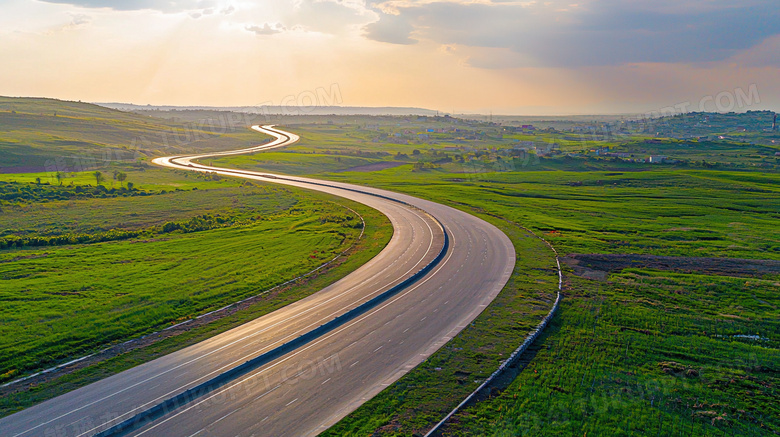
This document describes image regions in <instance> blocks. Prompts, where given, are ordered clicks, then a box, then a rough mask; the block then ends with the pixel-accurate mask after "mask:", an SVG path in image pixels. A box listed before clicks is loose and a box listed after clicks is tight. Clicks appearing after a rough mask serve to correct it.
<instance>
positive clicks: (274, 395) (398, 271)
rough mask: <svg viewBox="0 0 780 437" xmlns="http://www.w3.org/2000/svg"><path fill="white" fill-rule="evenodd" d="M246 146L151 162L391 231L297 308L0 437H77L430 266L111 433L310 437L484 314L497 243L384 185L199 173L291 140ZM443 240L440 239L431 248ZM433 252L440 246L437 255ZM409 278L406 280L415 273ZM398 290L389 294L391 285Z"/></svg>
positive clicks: (487, 230) (498, 265)
mask: <svg viewBox="0 0 780 437" xmlns="http://www.w3.org/2000/svg"><path fill="white" fill-rule="evenodd" d="M252 128H253V129H255V130H257V131H258V132H262V133H266V134H268V135H271V136H272V137H274V140H273V141H271V142H270V143H267V144H263V145H260V146H257V147H253V148H249V149H244V150H238V151H231V152H221V153H212V154H207V155H197V156H187V157H167V158H158V159H155V160H154V162H155V163H156V164H158V165H162V166H166V167H172V168H178V169H186V170H193V171H202V172H203V171H209V172H216V173H219V174H222V175H226V176H237V177H243V178H247V179H254V180H261V181H265V182H274V183H279V184H284V185H292V186H297V187H303V188H308V189H313V190H317V191H322V192H326V193H330V194H334V195H337V196H341V197H344V198H348V199H352V200H355V201H358V202H360V203H363V204H365V205H368V206H370V207H373V208H375V209H377V210H379V211H381V212H382V213H384V214H385V215H386V216H387V217H388V218H389V219H390V221H391V223H392V225H393V228H394V233H393V237H392V239H391V241H390V242H389V243H388V245H387V247H385V249H384V250H382V252H381V253H380V254H379V255H377V256H376V257H374V258H373V259H372V260H371V261H369V262H368V263H366V264H365V265H363V266H362V267H361V268H359V269H358V270H356V271H355V272H353V273H352V274H350V275H348V276H347V277H345V278H343V279H341V280H340V281H338V282H336V283H334V284H333V285H331V286H329V287H326V288H325V289H323V290H321V291H319V292H317V293H315V294H314V295H312V296H309V297H307V298H305V299H303V300H301V301H299V302H296V303H294V304H291V305H288V306H286V307H284V308H281V309H279V310H278V311H275V312H273V313H271V314H268V315H266V316H264V317H261V318H259V319H256V320H254V321H252V322H249V323H247V324H244V325H242V326H240V327H237V328H235V329H232V330H230V331H228V332H225V333H223V334H220V335H218V336H215V337H213V338H211V339H209V340H206V341H204V342H201V343H199V344H196V345H193V346H191V347H188V348H186V349H183V350H181V351H178V352H174V353H172V354H170V355H167V356H165V357H162V358H159V359H157V360H154V361H151V362H149V363H146V364H143V365H140V366H137V367H135V368H132V369H130V370H127V371H125V372H122V373H120V374H117V375H114V376H112V377H109V378H106V379H104V380H101V381H99V382H96V383H94V384H91V385H89V386H86V387H83V388H80V389H78V390H75V391H72V392H70V393H67V394H65V395H62V396H60V397H57V398H55V399H52V400H49V401H47V402H44V403H42V404H39V405H37V406H34V407H31V408H29V409H27V410H24V411H21V412H19V413H16V414H14V415H11V416H9V417H6V418H4V419H1V420H0V435H2V436H8V437H22V436H25V437H26V436H49V435H51V436H57V437H66V436H67V437H70V436H91V435H95V434H98V433H101V432H103V433H104V434H105V435H112V434H111V433H109V432H106V430H110V429H111V427H112V426H115V425H117V424H118V423H122V422H124V421H128V420H130V421H132V419H133V418H134V417H139V416H137V414H138V413H140V412H143V411H146V410H148V409H149V408H150V407H152V406H154V405H157V404H159V403H160V402H161V401H163V400H166V399H169V398H171V397H173V396H175V395H177V394H181V393H183V392H185V391H186V390H187V389H190V388H193V387H196V386H198V384H201V383H203V382H205V381H208V380H209V379H211V378H213V377H215V376H216V375H219V374H220V373H222V372H225V371H226V370H229V369H233V368H236V367H237V366H240V365H241V364H242V363H245V362H246V361H247V360H251V359H253V358H256V357H258V356H260V355H262V354H264V353H267V352H269V351H273V350H278V349H277V348H279V347H280V346H282V345H283V344H285V343H288V342H290V341H291V340H293V339H295V338H297V337H300V336H301V335H303V334H305V333H307V332H311V331H312V330H313V329H316V328H318V327H319V326H321V325H323V324H326V323H328V322H329V321H332V320H333V319H334V318H335V317H338V316H340V315H343V314H345V313H347V312H348V311H350V310H351V309H354V308H356V307H358V306H360V305H361V304H362V303H365V302H367V301H369V300H370V299H372V298H374V297H376V296H377V295H379V294H381V293H382V292H384V291H387V290H390V289H391V288H393V287H394V286H398V285H399V284H400V283H402V282H404V280H407V279H408V278H410V277H412V276H414V275H415V273H418V272H420V271H421V270H422V269H423V268H424V267H425V266H427V265H429V264H433V265H432V267H431V268H430V270H429V271H427V272H426V273H425V274H424V275H423V276H421V277H419V278H417V279H416V280H415V281H414V282H413V283H412V284H411V285H407V286H404V287H402V288H401V289H400V290H399V291H397V292H396V293H394V294H392V295H391V296H390V297H389V298H388V299H386V300H384V301H382V302H381V303H379V304H378V305H375V306H373V307H371V308H370V309H368V310H367V311H364V312H362V313H360V314H358V315H357V316H356V317H354V318H351V319H350V320H347V321H345V322H344V323H340V324H339V325H338V326H336V327H335V328H333V329H330V330H329V331H327V332H325V333H324V334H322V335H321V336H318V337H317V338H315V339H313V340H311V341H308V342H306V343H305V344H303V345H300V346H298V347H296V348H295V349H293V350H289V351H285V352H284V353H283V354H282V353H280V354H279V355H278V356H275V357H272V358H273V359H269V360H268V362H265V363H263V364H262V365H260V366H258V367H256V368H253V369H252V370H251V371H248V372H246V373H244V374H242V375H240V377H237V378H235V379H232V380H231V381H230V382H228V383H226V384H224V385H222V386H221V387H220V388H218V389H216V390H214V391H211V392H209V393H207V394H205V395H203V396H199V397H197V398H194V399H193V400H192V401H191V402H188V403H186V404H184V405H182V406H181V407H179V408H177V409H172V410H171V411H168V410H165V411H166V412H167V414H161V415H160V417H156V418H155V419H154V420H149V421H134V422H133V425H134V426H133V427H132V428H131V429H129V430H127V431H125V432H123V433H121V435H133V436H141V435H144V436H196V435H197V436H287V435H289V436H300V435H316V434H318V433H319V432H321V431H322V430H324V429H326V428H327V427H329V426H330V425H332V424H334V423H335V422H337V421H338V420H339V419H341V418H342V417H344V416H345V415H347V414H348V413H349V412H351V411H353V410H354V409H355V408H357V407H358V406H359V405H360V404H362V403H363V402H365V401H366V400H367V399H370V398H371V397H372V396H374V395H376V394H377V393H379V391H381V390H382V389H383V388H384V387H386V386H387V385H389V384H390V383H392V382H393V381H395V380H397V379H398V378H400V377H401V376H402V375H403V374H404V373H406V372H408V371H409V370H410V369H412V368H413V367H414V366H416V365H417V364H419V363H420V362H422V361H423V360H424V359H425V358H426V357H428V356H429V355H430V354H432V353H433V352H435V351H436V350H437V349H438V348H440V347H441V346H442V345H444V343H446V342H447V341H448V340H449V339H450V338H452V336H454V335H455V334H457V333H458V332H459V331H460V330H461V329H463V328H464V327H465V326H466V325H467V324H468V323H469V322H470V321H471V320H473V319H474V318H475V317H476V316H477V315H478V314H479V313H480V312H481V311H482V310H483V309H484V308H485V306H487V305H488V304H489V303H490V302H491V301H492V300H493V299H494V298H495V296H496V295H497V294H498V293H499V292H500V291H501V289H502V288H503V286H504V285H505V284H506V282H507V281H508V279H509V277H510V275H511V273H512V270H513V268H514V265H515V252H514V248H513V246H512V243H511V241H510V240H509V239H508V238H507V237H506V236H505V235H504V234H503V233H502V232H501V231H500V230H498V229H497V228H495V227H494V226H492V225H490V224H488V223H487V222H485V221H483V220H480V219H478V218H476V217H474V216H471V215H469V214H466V213H464V212H461V211H458V210H456V209H453V208H450V207H447V206H444V205H440V204H437V203H434V202H430V201H426V200H422V199H418V198H415V197H412V196H407V195H403V194H397V193H393V192H389V191H385V190H380V189H375V188H370V187H362V186H356V185H350V184H343V183H337V182H328V181H321V180H316V179H308V178H299V177H289V176H283V175H273V174H267V173H257V172H249V171H244V170H234V169H225V168H216V167H210V166H205V165H200V164H198V163H196V162H194V161H196V160H198V159H203V158H209V157H215V156H226V155H235V154H242V153H251V152H255V151H261V150H268V149H272V148H276V147H283V146H286V145H289V144H291V143H294V142H295V141H297V140H298V136H297V135H295V134H292V133H289V132H284V131H282V130H279V129H274V128H273V127H272V126H263V127H260V126H253V127H252ZM444 232H446V233H447V239H446V240H447V241H448V245H447V246H446V247H445V244H444V242H445V235H444ZM445 249H446V250H445ZM418 276H419V275H418ZM396 288H398V287H396Z"/></svg>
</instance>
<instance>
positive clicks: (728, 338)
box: [221, 128, 780, 435]
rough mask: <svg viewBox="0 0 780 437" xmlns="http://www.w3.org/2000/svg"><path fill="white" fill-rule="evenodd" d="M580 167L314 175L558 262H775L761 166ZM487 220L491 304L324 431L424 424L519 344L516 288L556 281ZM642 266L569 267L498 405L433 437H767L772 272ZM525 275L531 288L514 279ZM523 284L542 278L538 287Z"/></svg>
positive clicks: (772, 421)
mask: <svg viewBox="0 0 780 437" xmlns="http://www.w3.org/2000/svg"><path fill="white" fill-rule="evenodd" d="M311 129H315V128H311ZM322 135H324V134H322ZM343 141H345V142H347V141H349V139H348V138H345V139H343ZM315 143H316V141H315V140H311V139H310V142H306V139H304V141H302V143H301V145H300V147H312V148H316V145H315ZM331 147H332V146H331ZM377 148H378V147H377ZM377 148H369V149H368V151H370V152H374V151H376V149H377ZM315 151H316V150H315ZM290 155H292V154H290ZM234 159H235V160H241V165H242V166H243V167H245V168H247V167H249V168H251V167H253V166H254V167H255V168H265V165H266V163H265V162H263V157H262V156H256V157H241V158H230V159H227V160H225V161H221V162H222V163H224V162H232V161H233V160H234ZM253 160H254V161H255V162H254V164H253V163H252V161H253ZM292 161H293V162H295V160H294V159H292ZM298 162H301V163H303V161H298ZM335 162H338V161H335ZM575 164H576V163H575ZM587 164H589V163H587V162H586V163H585V165H581V166H580V168H579V170H580V171H539V168H538V166H536V167H535V166H534V165H533V163H531V165H529V166H528V167H522V168H521V169H522V170H529V171H514V172H490V173H477V174H473V173H471V174H470V173H463V172H462V171H461V172H458V171H457V166H455V165H451V164H448V165H445V166H441V167H439V168H435V169H433V170H428V171H413V170H412V166H411V165H407V166H402V167H397V168H394V169H388V170H383V171H380V172H372V173H329V174H328V173H326V174H319V176H321V177H326V178H330V179H334V180H342V181H350V182H357V183H363V184H368V185H372V186H380V187H383V188H388V189H392V190H396V191H403V192H406V193H409V194H413V195H417V196H420V197H425V198H429V199H432V200H436V201H439V202H444V203H448V204H452V205H454V206H456V207H461V208H463V209H465V210H470V211H473V212H474V213H475V214H478V215H479V214H480V213H482V212H485V213H489V214H493V215H496V216H499V217H502V218H504V219H506V220H509V221H511V222H515V223H519V224H522V225H525V226H528V227H529V228H531V229H533V230H534V231H536V232H538V233H540V234H541V235H543V236H544V237H545V238H547V239H548V240H549V241H551V242H552V243H553V244H554V245H555V246H556V247H557V248H558V250H559V252H560V253H561V254H563V255H567V254H592V253H607V254H626V253H632V254H643V255H666V256H673V257H728V258H748V259H769V260H778V259H780V246H778V241H780V235H779V234H780V231H778V228H777V226H776V221H777V218H778V211H780V201H778V199H780V196H778V191H780V187H778V177H777V175H776V173H759V172H728V171H719V170H712V169H676V170H675V169H669V167H655V168H653V167H650V166H646V167H645V168H644V170H646V171H644V172H620V171H590V169H589V165H587ZM290 165H291V166H292V165H294V164H290ZM541 165H544V161H542V164H541ZM570 166H571V167H572V168H573V169H574V170H577V166H576V165H573V164H572V165H570ZM298 168H299V170H298V171H299V172H301V173H305V172H306V171H305V170H300V167H298ZM461 170H463V167H461ZM310 171H311V172H312V173H316V172H319V171H321V169H320V168H318V167H316V166H315V167H312V168H311V169H310ZM489 219H490V218H489ZM490 220H492V221H494V222H496V223H497V224H499V225H501V223H502V221H501V220H496V219H490ZM503 223H505V224H504V225H502V226H503V228H504V229H506V230H507V231H508V232H507V233H508V235H509V236H510V238H512V240H513V241H514V242H515V244H516V246H517V248H518V253H519V254H521V256H520V257H519V258H518V268H517V272H516V274H515V276H514V277H513V278H512V281H511V282H510V284H509V286H508V287H507V288H506V289H505V290H504V292H503V293H502V294H501V295H500V296H499V298H498V299H497V301H496V302H495V303H494V304H493V305H491V306H490V307H488V309H487V310H486V312H485V313H484V314H482V315H481V316H480V317H479V318H478V319H477V320H476V321H475V323H474V324H473V325H472V326H469V327H468V328H467V329H466V330H464V331H463V333H461V335H459V336H458V337H456V338H455V339H454V340H453V341H452V342H451V343H449V344H448V345H447V346H445V348H443V349H442V350H441V351H439V352H438V353H437V354H435V355H434V356H432V357H431V358H430V359H429V360H427V361H426V362H425V363H423V364H422V365H421V366H419V367H418V368H416V369H415V370H413V371H412V372H410V373H409V374H407V375H406V376H405V377H403V378H402V379H401V380H400V381H399V382H398V383H396V384H394V385H393V386H391V387H389V388H388V389H387V390H385V391H383V392H382V393H380V395H378V396H377V397H376V398H374V399H372V400H371V401H369V402H367V403H366V404H365V405H363V406H362V407H360V408H359V409H358V410H357V411H355V412H354V413H353V414H351V415H350V416H348V417H347V418H345V419H344V420H343V421H341V422H340V423H339V424H337V425H336V426H335V427H334V428H333V429H332V430H331V431H329V432H328V433H327V435H365V434H367V433H373V432H377V433H378V435H412V434H414V433H416V432H417V433H419V432H422V431H424V430H426V429H427V428H429V427H430V426H431V425H432V424H433V423H435V421H436V420H438V419H439V418H440V417H442V416H443V414H444V413H446V412H447V411H448V410H449V409H450V408H452V407H453V406H454V405H455V404H457V403H458V402H459V400H460V399H462V397H463V395H464V393H467V392H469V391H470V390H469V389H472V388H474V387H476V385H477V382H476V381H479V380H480V379H481V378H484V377H485V376H487V374H489V373H490V371H491V370H492V369H494V368H495V367H496V366H497V364H498V362H499V360H501V357H502V356H506V355H507V353H508V352H509V351H511V350H512V349H513V347H514V346H516V345H518V344H519V343H520V342H521V341H522V338H523V336H524V335H525V332H526V331H525V330H524V329H523V328H526V329H527V328H528V327H530V326H532V325H533V323H534V322H535V321H536V320H538V318H539V316H540V313H542V312H543V311H541V309H542V306H538V307H534V306H531V305H529V304H528V303H527V302H525V301H523V299H522V297H521V296H539V295H540V294H542V293H544V292H545V291H546V292H547V293H549V292H550V290H551V289H552V288H551V285H552V283H553V282H554V273H553V270H552V269H550V264H549V257H550V254H549V252H545V251H544V247H541V246H540V245H539V244H538V243H537V244H532V243H530V242H531V241H532V240H529V239H525V238H520V236H521V235H522V232H519V231H517V232H512V227H511V225H509V224H507V223H506V222H503ZM523 253H526V254H527V256H522V254H523ZM545 257H547V259H546V260H545ZM675 259H677V258H675ZM681 260H683V259H681ZM641 267H642V265H641V264H640V265H639V266H637V267H636V268H629V269H619V270H616V271H614V272H606V274H604V275H603V276H602V279H601V280H599V279H586V278H585V277H580V276H577V275H575V274H574V270H572V269H570V268H567V272H566V291H565V295H566V297H565V300H564V301H563V304H562V307H561V312H560V313H559V315H558V316H557V317H556V318H555V321H554V323H553V324H552V325H551V327H550V329H549V331H548V332H547V334H546V335H545V336H544V337H542V338H541V339H540V341H538V342H537V344H536V347H535V348H534V349H533V350H532V351H531V352H530V353H529V354H528V358H529V359H530V362H527V363H523V364H524V365H526V364H527V365H528V367H526V368H525V369H524V370H523V371H522V372H521V373H520V375H519V376H518V378H517V379H516V380H515V381H514V382H513V383H512V384H511V385H510V386H509V388H508V389H507V390H505V391H504V392H503V393H502V394H501V395H500V396H498V397H495V398H492V399H490V400H488V401H485V402H482V403H479V404H477V406H476V407H473V408H470V409H468V410H467V411H466V412H465V413H464V414H462V415H459V416H458V417H457V418H456V422H457V425H456V426H453V427H450V428H448V429H447V433H448V434H457V435H517V434H523V435H524V434H529V435H549V434H566V435H570V434H583V433H586V432H587V433H588V434H589V435H631V434H638V435H639V434H645V433H646V432H648V431H647V430H652V432H653V433H658V434H659V435H670V434H674V433H679V432H683V433H686V434H694V435H729V434H740V435H771V434H772V433H774V432H777V431H778V429H780V423H778V421H777V417H780V414H778V413H779V412H778V409H777V405H779V404H780V402H778V400H780V396H778V393H777V392H776V389H777V383H778V371H779V370H780V369H778V363H780V344H778V338H779V337H778V334H780V332H779V331H780V322H778V320H780V317H778V316H780V313H778V306H779V305H780V302H778V296H777V287H778V282H780V276H778V275H777V274H776V273H772V272H766V273H765V274H758V275H755V274H751V273H749V272H748V273H746V272H740V271H723V272H716V273H709V274H708V273H703V272H701V271H699V267H698V266H697V262H696V260H695V259H694V260H692V261H691V260H684V261H681V262H680V269H681V270H680V271H678V272H673V271H664V270H657V269H655V270H647V269H642V268H641ZM544 268H547V271H544V270H539V269H544ZM529 272H530V275H529V274H528V273H529ZM526 279H527V280H529V281H530V283H526V285H525V286H520V287H518V286H517V284H518V283H522V282H523V281H525V280H526ZM537 279H538V280H539V281H544V282H546V283H545V284H536V283H535V282H536V280H537ZM521 290H522V291H521ZM509 326H516V327H519V329H515V330H512V329H506V327H509ZM752 336H758V339H757V340H756V339H755V337H752ZM461 348H462V349H461ZM437 369H440V370H437Z"/></svg>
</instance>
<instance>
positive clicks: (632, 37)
mask: <svg viewBox="0 0 780 437" xmlns="http://www.w3.org/2000/svg"><path fill="white" fill-rule="evenodd" d="M658 4H660V3H656V4H655V5H653V3H645V2H632V1H618V0H595V1H589V2H584V3H582V4H581V5H580V6H578V7H577V6H569V5H567V4H566V3H563V2H559V3H555V4H543V5H540V4H533V5H530V6H521V5H517V4H502V3H492V4H484V3H480V4H475V3H471V4H461V3H450V2H438V3H428V4H418V5H414V4H412V5H411V6H403V7H398V8H397V11H398V15H391V14H381V15H380V19H379V21H377V22H376V23H372V24H370V25H368V26H367V27H366V33H365V34H366V36H367V37H368V38H371V39H374V40H377V41H384V42H391V43H404V44H408V43H410V42H413V41H414V40H421V39H425V40H431V41H434V42H437V43H440V44H460V45H464V46H469V47H486V48H503V49H508V50H509V51H510V54H512V55H514V56H512V57H513V58H514V59H516V60H517V61H516V63H517V64H518V66H521V65H537V66H553V67H578V66H597V65H620V64H627V63H638V62H666V63H699V62H711V61H720V60H723V59H727V58H729V57H731V56H733V55H735V54H737V53H739V52H741V51H744V50H746V49H749V48H751V47H754V46H757V45H758V44H760V43H761V42H762V41H764V40H765V39H767V38H768V37H771V36H773V35H777V34H780V7H778V4H777V0H753V1H736V0H735V1H731V2H729V1H711V2H701V1H697V0H683V1H678V2H675V3H669V4H667V5H666V6H665V7H655V6H656V5H658ZM647 5H653V6H647ZM488 64H489V62H488ZM497 64H502V65H504V64H506V62H500V63H497Z"/></svg>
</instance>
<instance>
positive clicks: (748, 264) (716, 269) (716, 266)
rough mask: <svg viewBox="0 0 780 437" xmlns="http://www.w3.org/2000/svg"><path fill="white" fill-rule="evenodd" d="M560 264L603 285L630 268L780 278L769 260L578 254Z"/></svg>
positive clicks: (778, 266)
mask: <svg viewBox="0 0 780 437" xmlns="http://www.w3.org/2000/svg"><path fill="white" fill-rule="evenodd" d="M561 261H563V262H564V263H566V265H568V266H569V267H571V268H572V270H574V274H575V275H577V276H580V277H583V278H588V279H595V280H600V281H604V280H606V278H607V276H608V275H609V273H611V272H619V271H621V270H623V269H627V268H631V267H634V268H637V267H639V268H643V269H653V270H667V271H673V272H679V273H701V274H706V275H718V276H737V277H763V276H766V275H780V261H775V260H768V259H740V258H697V257H690V256H657V255H634V254H626V255H623V254H577V253H575V254H570V255H568V256H565V257H563V258H561Z"/></svg>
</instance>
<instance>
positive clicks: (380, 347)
mask: <svg viewBox="0 0 780 437" xmlns="http://www.w3.org/2000/svg"><path fill="white" fill-rule="evenodd" d="M379 349H382V346H379V347H378V348H376V349H374V352H376V351H378V350H379ZM374 352H372V353H374Z"/></svg>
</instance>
